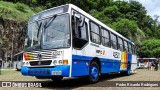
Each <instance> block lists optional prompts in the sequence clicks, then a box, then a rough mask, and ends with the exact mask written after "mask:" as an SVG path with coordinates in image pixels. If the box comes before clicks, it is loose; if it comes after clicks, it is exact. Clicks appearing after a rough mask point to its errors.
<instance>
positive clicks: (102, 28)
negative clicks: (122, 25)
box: [101, 27, 111, 48]
mask: <svg viewBox="0 0 160 90" xmlns="http://www.w3.org/2000/svg"><path fill="white" fill-rule="evenodd" d="M102 30H104V31H106V32H108V38H107V37H105V36H103V35H102ZM102 38H104V39H107V40H108V41H109V42H108V43H109V45H108V46H106V45H103V41H102ZM101 43H102V45H103V46H105V47H109V48H111V37H110V31H109V30H107V29H106V28H104V27H101Z"/></svg>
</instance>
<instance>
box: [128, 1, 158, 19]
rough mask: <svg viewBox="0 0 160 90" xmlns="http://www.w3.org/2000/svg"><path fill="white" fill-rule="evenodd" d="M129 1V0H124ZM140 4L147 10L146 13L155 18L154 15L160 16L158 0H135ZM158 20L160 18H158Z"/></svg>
mask: <svg viewBox="0 0 160 90" xmlns="http://www.w3.org/2000/svg"><path fill="white" fill-rule="evenodd" d="M126 1H129V0H126ZM135 1H138V2H140V3H141V4H142V6H144V7H145V9H146V10H147V15H150V16H151V17H152V18H153V19H155V17H154V15H158V16H160V0H135ZM158 21H160V18H159V20H158Z"/></svg>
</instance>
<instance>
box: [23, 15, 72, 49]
mask: <svg viewBox="0 0 160 90" xmlns="http://www.w3.org/2000/svg"><path fill="white" fill-rule="evenodd" d="M25 46H26V50H38V49H52V48H64V47H69V46H70V33H69V14H63V15H54V16H52V17H50V18H47V19H43V20H39V21H36V22H33V23H29V25H28V34H27V40H26V42H25Z"/></svg>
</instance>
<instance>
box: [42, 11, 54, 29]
mask: <svg viewBox="0 0 160 90" xmlns="http://www.w3.org/2000/svg"><path fill="white" fill-rule="evenodd" d="M56 17H57V14H55V15H53V17H51V18H50V19H49V20H47V21H46V23H45V24H44V31H45V29H46V28H48V27H49V26H50V25H51V23H52V22H53V20H54V19H55V18H56Z"/></svg>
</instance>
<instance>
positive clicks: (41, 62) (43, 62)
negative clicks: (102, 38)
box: [29, 60, 52, 66]
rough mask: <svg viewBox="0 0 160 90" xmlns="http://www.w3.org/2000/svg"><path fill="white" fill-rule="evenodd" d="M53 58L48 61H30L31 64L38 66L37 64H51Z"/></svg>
mask: <svg viewBox="0 0 160 90" xmlns="http://www.w3.org/2000/svg"><path fill="white" fill-rule="evenodd" d="M51 62H52V60H46V61H30V62H29V63H30V65H31V66H36V65H50V64H51Z"/></svg>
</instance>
